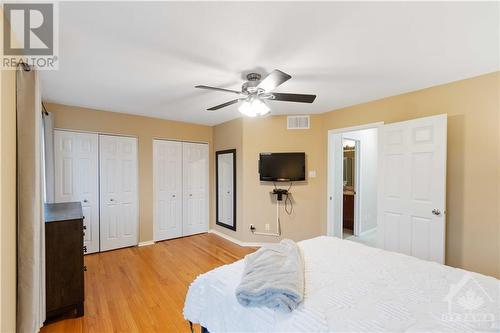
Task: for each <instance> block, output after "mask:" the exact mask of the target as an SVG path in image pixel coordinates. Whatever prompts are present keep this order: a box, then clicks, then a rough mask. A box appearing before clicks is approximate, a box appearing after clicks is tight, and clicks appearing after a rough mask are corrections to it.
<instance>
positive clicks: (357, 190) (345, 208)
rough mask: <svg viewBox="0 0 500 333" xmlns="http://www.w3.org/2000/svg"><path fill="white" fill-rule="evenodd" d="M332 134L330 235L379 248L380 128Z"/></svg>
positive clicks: (356, 129)
mask: <svg viewBox="0 0 500 333" xmlns="http://www.w3.org/2000/svg"><path fill="white" fill-rule="evenodd" d="M380 125H381V124H378V123H377V124H372V125H367V126H362V127H360V128H346V129H341V130H335V131H331V132H330V135H329V148H328V149H329V170H328V173H329V193H330V196H329V201H330V203H329V210H330V211H329V220H331V221H329V224H330V225H331V227H330V232H329V234H330V235H334V236H337V237H340V238H344V239H348V240H352V241H356V242H360V243H363V244H366V245H369V246H377V195H378V193H377V190H378V189H377V172H378V127H379V126H380Z"/></svg>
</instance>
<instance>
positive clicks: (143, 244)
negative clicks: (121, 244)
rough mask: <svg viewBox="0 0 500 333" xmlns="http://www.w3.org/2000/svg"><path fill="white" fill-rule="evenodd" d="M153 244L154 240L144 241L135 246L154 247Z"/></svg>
mask: <svg viewBox="0 0 500 333" xmlns="http://www.w3.org/2000/svg"><path fill="white" fill-rule="evenodd" d="M154 244H155V241H154V240H148V241H144V242H139V244H138V245H137V246H149V245H154Z"/></svg>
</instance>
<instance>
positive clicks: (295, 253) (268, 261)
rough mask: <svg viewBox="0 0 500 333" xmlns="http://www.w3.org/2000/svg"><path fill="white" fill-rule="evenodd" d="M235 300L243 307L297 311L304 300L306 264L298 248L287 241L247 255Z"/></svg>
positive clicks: (293, 243) (290, 241)
mask: <svg viewBox="0 0 500 333" xmlns="http://www.w3.org/2000/svg"><path fill="white" fill-rule="evenodd" d="M236 298H237V299H238V302H239V303H240V304H241V305H243V306H252V307H255V306H266V307H268V308H273V309H276V310H278V311H282V312H290V311H292V310H293V309H295V308H296V307H297V306H298V305H299V303H300V302H301V301H302V299H303V298H304V263H303V261H302V256H301V254H300V249H299V247H298V246H297V244H296V243H295V242H294V241H292V240H289V239H285V240H282V241H281V242H280V243H279V244H273V245H268V246H264V247H262V248H260V249H259V250H258V251H256V252H254V253H252V254H249V255H247V256H246V257H245V269H244V271H243V276H242V278H241V282H240V284H239V286H238V288H236Z"/></svg>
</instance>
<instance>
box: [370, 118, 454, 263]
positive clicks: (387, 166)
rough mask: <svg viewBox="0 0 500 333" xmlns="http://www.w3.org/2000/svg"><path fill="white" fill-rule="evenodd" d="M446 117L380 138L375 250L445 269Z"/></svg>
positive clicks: (384, 130) (385, 130)
mask: <svg viewBox="0 0 500 333" xmlns="http://www.w3.org/2000/svg"><path fill="white" fill-rule="evenodd" d="M446 126H447V117H446V115H439V116H433V117H427V118H420V119H415V120H410V121H405V122H400V123H394V124H388V125H384V126H382V127H381V128H380V132H379V168H378V170H379V171H378V179H379V185H378V221H377V223H378V226H377V235H378V246H379V247H380V248H383V249H386V250H390V251H396V252H401V253H405V254H408V255H412V256H415V257H418V258H421V259H426V260H431V261H436V262H439V263H444V258H445V222H446V218H445V210H446V207H445V204H446Z"/></svg>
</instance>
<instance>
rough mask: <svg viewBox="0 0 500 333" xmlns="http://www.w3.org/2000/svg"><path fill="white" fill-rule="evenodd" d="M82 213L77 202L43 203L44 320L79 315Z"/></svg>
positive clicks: (82, 267) (81, 280)
mask: <svg viewBox="0 0 500 333" xmlns="http://www.w3.org/2000/svg"><path fill="white" fill-rule="evenodd" d="M83 232H84V230H83V214H82V205H81V203H80V202H65V203H55V204H45V276H46V280H45V285H46V306H47V320H53V319H54V318H55V317H57V316H59V315H62V314H67V313H68V312H71V311H72V312H74V313H75V315H76V316H77V317H80V316H83V301H84V289H83V288H84V283H83V279H84V270H85V267H84V264H83V254H84V247H83Z"/></svg>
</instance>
